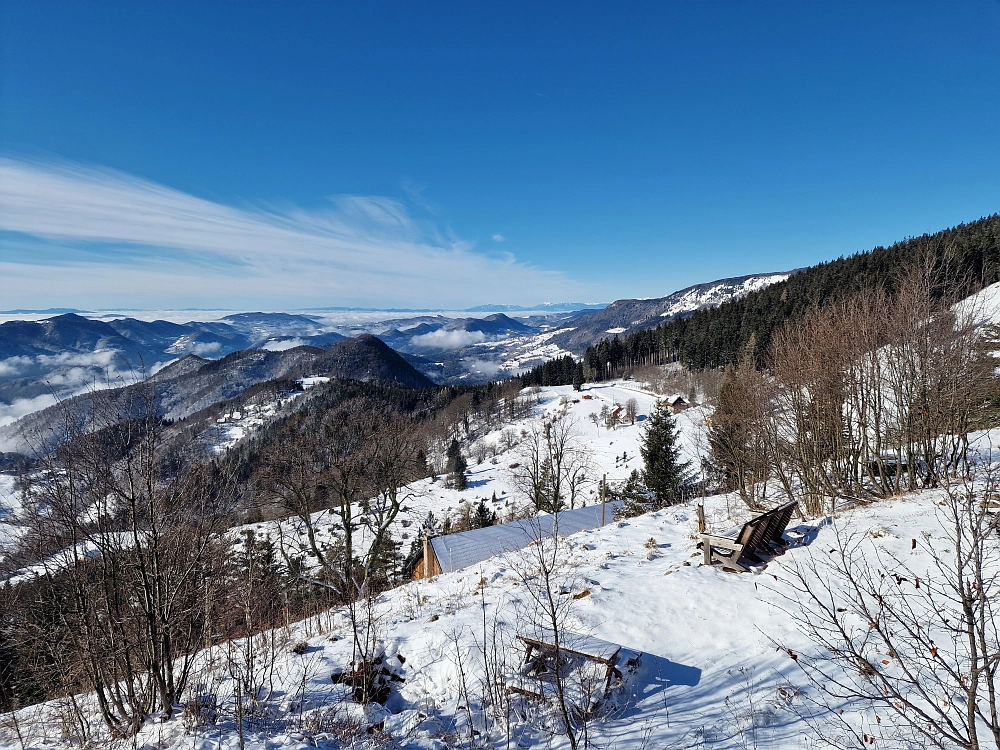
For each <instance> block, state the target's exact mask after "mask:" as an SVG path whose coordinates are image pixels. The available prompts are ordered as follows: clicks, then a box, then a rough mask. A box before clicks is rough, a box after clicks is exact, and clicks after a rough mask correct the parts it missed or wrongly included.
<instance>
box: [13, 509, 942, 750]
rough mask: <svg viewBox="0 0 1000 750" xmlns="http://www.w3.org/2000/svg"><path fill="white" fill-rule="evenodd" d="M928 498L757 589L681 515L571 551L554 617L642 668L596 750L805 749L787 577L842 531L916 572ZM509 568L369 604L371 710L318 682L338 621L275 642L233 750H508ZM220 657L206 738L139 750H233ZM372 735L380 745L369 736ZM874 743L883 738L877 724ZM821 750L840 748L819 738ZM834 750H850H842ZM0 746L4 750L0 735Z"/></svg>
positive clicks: (844, 524)
mask: <svg viewBox="0 0 1000 750" xmlns="http://www.w3.org/2000/svg"><path fill="white" fill-rule="evenodd" d="M939 498H940V495H939V493H937V492H925V493H921V494H917V495H912V496H909V497H904V498H899V499H897V500H893V501H890V502H884V503H880V504H876V505H872V506H868V507H864V508H860V509H857V510H854V511H849V512H846V513H843V514H842V515H841V516H840V517H839V518H836V519H831V518H824V519H813V520H811V521H809V522H807V523H802V524H799V525H798V526H795V527H794V528H793V529H792V530H791V531H790V533H789V537H790V538H791V539H793V540H797V541H795V542H794V544H793V547H792V548H791V549H790V550H789V551H788V552H787V553H786V554H785V555H784V556H782V557H779V558H776V559H775V560H773V561H772V562H771V563H769V564H768V565H767V566H766V568H764V569H763V570H760V571H758V572H757V573H755V574H744V575H736V574H731V573H725V572H722V571H720V570H718V569H717V568H707V567H704V566H702V565H701V564H700V554H699V553H698V551H697V550H696V549H695V533H694V532H695V530H696V525H695V513H694V508H693V506H691V505H683V506H678V507H675V508H671V509H668V510H663V511H659V512H655V513H651V514H648V515H646V516H642V517H639V518H635V519H631V520H629V521H628V522H623V523H620V524H614V525H611V526H608V527H605V528H603V529H598V530H594V531H587V532H583V533H581V534H577V535H574V536H572V537H570V538H569V539H567V540H566V555H567V557H566V565H567V571H568V574H567V576H566V578H565V583H564V585H565V587H566V589H565V590H566V596H567V597H568V599H567V601H572V602H573V603H572V606H571V607H569V615H568V620H567V622H566V627H567V629H569V630H572V631H574V632H580V633H584V634H588V635H592V636H596V637H598V638H601V639H604V640H606V641H611V642H613V643H616V644H620V645H622V646H623V647H625V648H627V649H631V650H633V651H637V652H640V653H641V658H640V665H639V668H638V670H637V672H636V673H635V674H634V675H633V676H632V677H631V678H630V679H629V681H628V682H627V683H626V685H625V686H624V688H623V689H622V690H621V691H619V692H618V693H617V694H616V695H615V696H614V697H613V700H612V702H611V703H610V704H609V705H608V707H607V708H606V709H605V711H604V712H603V713H601V714H599V715H598V716H597V717H596V718H595V719H594V720H593V722H592V724H591V727H590V732H591V742H592V743H593V746H595V747H614V748H618V749H619V750H640V749H643V748H645V749H647V750H648V749H649V748H709V747H711V748H716V749H717V750H730V749H731V750H736V749H737V748H746V747H759V748H773V749H775V750H784V749H786V748H787V749H788V750H799V749H801V748H808V747H812V746H813V744H810V743H811V742H812V739H811V738H814V737H815V732H816V729H815V727H814V726H810V725H809V724H807V723H806V722H805V721H804V719H803V717H804V716H810V715H813V716H815V713H814V711H815V706H813V705H812V704H811V701H812V700H814V699H815V698H816V697H817V696H816V693H815V691H814V689H813V688H812V687H811V686H810V685H809V684H808V683H807V681H806V680H805V679H804V677H803V675H802V673H801V671H800V669H799V667H798V662H797V661H796V660H795V659H792V658H790V654H791V655H795V656H797V657H800V656H802V657H804V656H806V655H809V654H811V653H812V652H814V651H815V650H816V646H815V645H814V644H812V643H811V642H810V641H809V639H808V638H806V637H805V635H804V634H803V633H802V632H801V630H799V629H798V627H797V626H796V625H795V624H794V622H793V621H792V620H791V619H790V618H789V616H788V615H787V614H786V610H788V609H789V608H790V607H791V606H792V600H793V598H794V595H793V592H792V589H791V586H790V579H791V577H792V575H791V574H792V573H793V572H794V569H795V567H796V566H797V565H799V564H802V563H806V562H808V561H810V560H817V561H822V560H823V559H824V558H825V557H826V556H827V555H828V554H829V551H831V550H833V549H834V548H835V547H836V546H837V542H836V532H837V531H838V530H839V531H840V532H846V533H855V534H858V535H861V536H862V537H863V539H864V543H865V544H866V545H868V546H870V547H871V549H872V551H873V553H876V552H877V553H879V554H881V555H883V556H886V557H887V556H888V555H895V556H897V557H899V558H900V559H903V560H906V561H907V563H909V564H911V565H913V566H915V567H917V568H919V567H921V566H923V567H926V565H927V564H928V562H929V555H928V553H927V550H928V549H929V548H935V547H936V548H943V547H944V546H945V545H946V544H947V541H946V539H945V538H944V536H943V534H942V529H941V528H940V526H939V525H938V522H937V517H936V514H935V503H936V501H938V500H939ZM706 507H707V513H708V518H709V522H710V525H711V526H713V527H714V528H719V527H721V526H723V525H728V524H729V523H731V521H732V517H734V516H735V517H736V518H741V517H744V516H743V515H742V514H741V512H740V508H739V505H738V501H736V500H734V498H732V497H730V496H714V497H710V498H708V499H707V500H706ZM912 539H918V540H920V543H919V545H918V546H917V548H916V549H911V546H912V545H911V540H912ZM523 565H524V560H523V558H522V559H517V558H515V557H498V558H494V559H492V560H490V561H488V562H486V563H483V564H480V565H478V566H476V567H475V568H470V569H466V570H463V571H459V572H456V573H452V574H446V575H442V576H439V577H437V578H434V579H431V580H427V581H421V582H414V583H411V584H407V585H405V586H402V587H400V588H398V589H395V590H393V591H390V592H388V593H386V594H385V595H383V596H382V597H380V599H379V601H378V605H377V610H378V614H379V629H380V640H381V644H382V649H383V652H384V661H385V663H386V664H389V665H391V666H392V668H393V670H394V671H395V672H396V673H397V674H399V676H401V677H402V679H403V681H402V682H399V683H398V684H397V687H396V689H395V690H394V693H393V695H392V696H391V697H390V699H389V700H388V701H387V703H386V705H385V706H384V707H382V706H379V705H377V704H372V705H369V706H367V707H362V706H355V705H352V704H350V702H349V701H348V700H347V699H346V696H345V689H344V688H343V686H341V685H338V684H335V683H334V682H332V681H331V675H332V674H334V673H336V672H339V671H342V670H344V669H345V668H346V667H347V666H348V665H349V663H350V660H351V637H350V628H349V620H348V617H347V613H346V612H345V611H341V610H334V611H332V612H330V613H328V614H324V615H322V616H320V617H318V618H314V619H312V620H310V621H306V622H303V623H299V624H297V625H292V626H290V627H289V628H287V629H281V630H279V631H276V632H275V637H276V640H277V654H276V656H275V662H274V664H273V671H269V672H268V673H269V675H270V682H269V688H268V689H267V690H266V691H264V692H263V693H262V694H261V698H260V701H259V704H258V705H257V709H258V710H259V711H261V712H262V713H263V714H264V715H266V716H267V720H266V721H260V722H249V721H248V722H247V727H246V737H245V746H246V747H247V748H250V750H265V749H267V750H270V749H271V748H278V747H281V748H290V749H294V750H298V749H300V748H307V747H325V748H330V749H331V750H333V749H334V748H342V747H358V748H362V747H372V748H374V747H379V748H390V747H399V748H413V749H417V748H419V749H421V750H427V749H430V748H435V749H438V750H445V748H454V747H467V746H468V741H469V737H470V721H471V722H472V724H473V727H472V728H474V729H476V731H477V736H478V738H479V739H478V740H477V741H478V742H480V743H482V744H479V745H477V746H479V747H506V746H508V745H507V744H506V736H507V734H506V729H507V728H506V726H505V725H504V724H503V723H502V722H500V721H498V720H497V719H496V718H491V717H490V715H489V714H488V713H484V712H483V711H482V710H481V708H482V707H481V703H480V700H481V696H482V684H483V683H482V680H483V679H484V677H485V673H484V671H483V670H484V665H485V664H486V663H487V662H488V661H490V660H491V659H492V658H493V657H494V656H495V654H493V653H492V652H491V650H490V649H489V648H487V649H486V656H487V657H488V658H486V659H485V660H484V648H483V643H484V636H488V638H489V639H492V638H493V637H496V638H497V639H498V642H500V643H501V644H504V645H503V646H502V648H508V647H509V653H506V654H505V657H506V663H505V664H503V667H504V672H505V673H506V674H509V673H511V672H513V671H514V670H515V669H516V664H517V662H518V661H519V659H520V658H521V653H522V652H521V650H520V649H517V648H516V646H515V636H516V635H517V634H519V633H523V632H525V631H526V629H527V628H528V627H529V626H528V625H527V617H526V614H525V604H526V600H525V585H524V579H523V575H524V570H523ZM570 597H572V598H570ZM484 622H485V623H486V630H487V632H486V633H484ZM296 644H302V645H300V646H299V647H298V649H297V650H298V651H302V652H303V653H294V651H293V646H295V645H296ZM237 647H238V644H237ZM226 658H227V652H226V650H225V649H224V648H223V647H217V648H215V649H212V650H211V652H209V653H206V654H204V655H203V657H202V659H201V660H200V663H199V665H198V666H197V668H196V670H195V673H194V675H193V679H192V682H193V683H200V684H202V685H204V686H206V687H205V688H204V689H205V690H206V691H210V692H211V694H212V695H214V696H216V699H217V701H218V707H219V717H218V720H217V723H215V724H214V725H210V726H203V727H198V728H190V729H188V730H185V728H184V723H183V721H182V719H181V718H179V717H178V718H175V719H173V720H171V721H169V722H167V723H155V722H152V721H151V722H150V723H149V725H148V726H147V727H146V728H145V729H144V730H143V732H142V734H141V735H140V737H139V738H138V742H137V746H138V747H148V748H153V747H155V748H163V749H167V748H169V749H171V750H181V749H182V748H196V749H203V750H208V749H209V748H212V749H213V750H214V749H215V748H236V747H238V746H239V738H238V736H237V732H236V729H235V725H234V723H233V718H232V710H233V704H232V700H233V692H234V691H233V680H232V678H231V677H230V676H229V674H228V672H227V667H226V663H227V662H226ZM492 666H496V664H495V663H494V664H492ZM519 708H520V711H519V712H517V713H514V714H513V715H512V716H511V724H510V735H511V745H509V746H511V747H520V748H565V747H568V743H567V742H566V740H565V738H564V737H561V736H560V735H558V734H553V733H552V732H551V730H550V729H549V730H547V729H546V727H547V726H548V727H550V728H551V723H547V721H546V720H545V717H544V716H542V715H539V712H538V710H537V709H533V708H532V707H531V705H530V703H528V704H525V705H523V706H519ZM324 712H325V714H326V715H327V716H329V715H335V716H339V717H341V719H342V720H346V718H347V717H353V718H354V720H356V722H357V723H358V726H359V727H360V729H359V730H358V732H359V733H358V734H357V736H356V737H355V739H354V743H355V744H350V743H349V742H345V741H342V740H343V739H344V736H343V729H344V724H345V723H346V722H345V721H342V722H341V724H336V723H335V722H332V721H331V722H329V723H328V724H327V725H324V724H323V721H322V718H321V717H322V716H323V715H324ZM872 718H873V717H872ZM19 720H20V731H21V732H22V733H23V734H24V736H25V739H26V742H27V743H28V746H31V747H38V748H43V747H61V746H64V743H63V742H62V741H61V739H60V737H61V732H62V726H61V724H60V721H59V712H58V710H57V706H56V704H55V703H53V704H50V705H47V706H38V707H34V708H31V709H26V710H24V711H22V712H20V714H19ZM880 721H882V720H880ZM0 724H2V722H0ZM372 725H379V726H380V727H381V729H382V730H383V731H382V732H378V733H376V734H375V735H370V734H367V733H365V731H364V729H365V727H367V726H372ZM872 726H873V727H876V729H877V730H878V731H882V730H883V729H885V730H886V731H888V729H887V728H886V727H885V724H884V723H883V724H876V723H875V722H874V721H873V722H872ZM317 727H318V728H317ZM3 731H4V730H2V729H0V732H3ZM830 731H831V732H832V731H833V729H832V728H831V730H830ZM2 736H3V735H2V734H0V737H2ZM338 737H339V738H340V739H337V738H338ZM487 737H490V738H491V741H490V742H489V743H488V744H487V743H486V738H487ZM826 739H828V740H833V741H834V743H835V744H836V742H837V739H836V735H835V734H832V733H831V734H828V735H826ZM378 743H381V744H378ZM841 746H843V747H847V746H848V745H847V741H846V739H845V740H844V744H843V745H841ZM0 747H4V748H8V747H9V748H14V747H18V744H17V743H16V741H15V740H14V738H13V736H12V735H11V734H10V733H8V734H7V735H6V739H5V740H0Z"/></svg>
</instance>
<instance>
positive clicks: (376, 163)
mask: <svg viewBox="0 0 1000 750" xmlns="http://www.w3.org/2000/svg"><path fill="white" fill-rule="evenodd" d="M0 14H2V16H0V274H2V275H0V282H2V283H0V309H4V308H9V307H49V306H77V307H114V306H119V305H120V306H138V307H171V306H176V307H187V306H205V305H210V306H213V307H222V306H233V307H245V308H267V309H281V308H291V307H305V306H310V305H362V306H378V305H395V306H417V307H430V306H446V307H448V306H454V307H464V306H469V305H474V304H481V303H488V302H507V303H520V304H530V303H533V302H538V301H543V300H546V301H562V300H570V299H573V300H585V301H597V300H601V301H610V300H612V299H616V298H621V297H633V296H662V295H664V294H667V293H669V292H671V291H673V290H675V289H678V288H681V287H683V286H686V285H689V284H692V283H697V282H701V281H708V280H712V279H716V278H720V277H726V276H734V275H740V274H745V273H752V272H763V271H777V270H785V269H789V268H794V267H798V266H803V265H809V264H812V263H815V262H818V261H821V260H826V259H830V258H833V257H837V256H839V255H841V254H847V253H852V252H856V251H859V250H864V249H868V248H870V247H872V246H874V245H877V244H886V243H889V242H892V241H894V240H897V239H902V238H904V237H906V236H912V235H916V234H921V233H923V232H927V231H935V230H937V229H941V228H944V227H947V226H951V225H954V224H956V223H959V222H962V221H968V220H972V219H976V218H979V217H980V216H983V215H986V214H990V213H993V212H996V211H998V210H1000V177H998V175H1000V2H998V1H997V0H981V1H978V2H974V1H968V2H966V1H964V0H956V1H955V2H935V3H930V2H927V3H924V2H905V3H904V2H900V3H894V2H877V3H872V2H859V3H851V2H835V3H834V2H829V3H804V2H801V1H799V2H788V3H778V2H759V3H758V2H753V3H748V2H685V3H670V2H658V3H648V4H643V3H630V4H614V5H612V4H608V3H581V2H578V3H551V4H545V3H538V2H532V3H513V2H511V3H502V4H500V3H496V4H493V3H403V2H399V3H374V2H366V3H350V4H346V3H345V4H338V3H332V2H315V3H306V2H298V3H264V2H255V3H237V2H232V3H216V2H207V1H205V0H203V1H202V2H198V3H182V2H172V3H158V4H154V3H132V2H130V3H120V4H118V3H112V2H101V3H76V2H74V3H65V4H64V3H51V2H38V1H37V0H33V1H31V2H20V1H19V0H5V2H4V3H2V4H0ZM4 278H5V279H6V280H7V281H6V282H3V279H4Z"/></svg>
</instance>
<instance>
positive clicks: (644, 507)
mask: <svg viewBox="0 0 1000 750" xmlns="http://www.w3.org/2000/svg"><path fill="white" fill-rule="evenodd" d="M614 495H615V499H616V500H620V501H621V505H616V506H615V511H614V517H615V520H616V521H620V520H622V519H623V518H634V517H635V516H641V515H642V514H643V513H647V512H649V511H650V510H652V509H653V508H654V507H655V503H654V498H653V496H652V493H651V492H650V491H649V489H647V487H646V485H645V484H643V481H642V475H641V474H639V470H638V469H632V473H631V474H630V475H629V478H628V481H626V482H625V485H624V486H623V487H622V488H621V489H620V490H619V491H618V492H616V493H614Z"/></svg>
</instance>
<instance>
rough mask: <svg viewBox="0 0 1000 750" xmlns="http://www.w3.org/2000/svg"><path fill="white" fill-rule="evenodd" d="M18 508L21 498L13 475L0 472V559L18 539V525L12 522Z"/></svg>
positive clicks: (19, 507)
mask: <svg viewBox="0 0 1000 750" xmlns="http://www.w3.org/2000/svg"><path fill="white" fill-rule="evenodd" d="M20 509H21V498H20V495H19V494H18V492H17V490H16V489H15V487H14V476H13V475H12V474H0V560H2V559H3V556H4V551H5V550H6V549H8V548H9V547H10V546H11V545H13V544H14V543H15V542H16V541H17V539H18V527H17V526H15V525H14V524H13V523H12V522H13V520H14V517H15V516H16V514H17V512H18V511H19V510H20Z"/></svg>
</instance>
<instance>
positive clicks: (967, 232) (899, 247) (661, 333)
mask: <svg viewBox="0 0 1000 750" xmlns="http://www.w3.org/2000/svg"><path fill="white" fill-rule="evenodd" d="M921 267H923V268H927V269H928V270H929V271H930V276H931V278H932V279H933V281H934V293H935V295H936V296H937V297H938V298H939V299H942V298H959V297H963V296H966V295H968V294H971V293H973V292H976V291H978V290H979V289H982V288H983V287H985V286H988V285H990V284H993V283H995V282H997V281H1000V214H993V215H992V216H988V217H986V218H983V219H979V220H978V221H973V222H970V223H968V224H960V225H958V226H957V227H954V228H952V229H946V230H944V231H941V232H937V233H935V234H925V235H923V236H921V237H915V238H911V239H907V240H903V241H901V242H897V243H895V244H893V245H890V246H889V247H876V248H874V249H873V250H870V251H868V252H862V253H857V254H855V255H850V256H847V257H841V258H838V259H836V260H832V261H829V262H827V263H820V264H819V265H816V266H812V267H810V268H806V269H804V270H802V271H799V272H798V273H795V274H793V275H792V276H791V277H789V278H788V279H787V280H786V281H783V282H780V283H777V284H773V285H771V286H769V287H767V288H765V289H761V290H760V291H757V292H752V293H751V294H748V295H747V296H746V297H743V298H741V299H738V300H733V301H730V302H726V303H724V304H722V305H719V306H718V307H715V308H708V309H704V310H699V311H698V312H696V313H694V314H693V315H691V316H690V317H687V318H683V319H680V320H674V321H671V322H669V323H665V324H663V325H660V326H657V327H656V328H651V329H648V330H645V331H638V332H636V333H633V334H630V335H628V336H625V337H624V338H618V337H617V336H615V337H614V338H609V339H604V340H603V341H601V342H599V343H597V344H596V345H594V346H591V347H590V348H589V349H587V352H586V354H585V355H584V359H583V364H584V367H585V369H586V372H587V375H588V377H592V378H595V379H602V378H606V377H609V376H612V375H614V374H615V373H617V372H619V371H620V370H621V369H622V368H631V367H637V366H642V365H657V364H664V363H668V362H680V363H681V364H683V365H685V366H686V367H688V368H691V369H706V368H715V367H724V366H725V365H729V364H733V363H735V362H736V361H737V360H738V359H739V358H740V355H741V353H743V352H744V351H748V353H752V355H753V359H754V361H755V362H757V364H758V366H764V365H766V358H767V352H768V351H769V348H770V345H771V341H772V339H773V337H774V334H775V332H776V331H778V330H779V329H780V328H781V327H783V326H784V325H785V324H786V323H788V322H790V321H794V320H799V319H801V318H802V317H803V316H804V315H805V314H806V313H807V312H808V311H809V310H811V309H813V308H815V307H822V306H824V305H826V304H827V303H829V302H832V301H835V300H839V299H846V298H847V297H850V296H852V295H855V294H856V293H858V292H860V291H862V290H867V289H876V288H882V289H884V290H885V291H886V292H889V293H892V292H893V291H894V287H895V285H896V284H897V283H898V282H899V280H900V279H902V278H903V277H904V276H905V275H906V274H907V273H909V272H911V271H913V270H915V269H917V268H921ZM556 362H558V360H556ZM549 365H551V366H552V371H551V372H550V371H549V370H545V369H543V368H536V371H538V374H537V375H535V372H536V371H533V373H532V377H533V378H544V377H545V375H546V374H548V375H549V376H552V375H554V374H555V369H556V365H555V364H554V363H553V362H550V363H547V364H546V366H543V367H547V366H549ZM559 369H565V368H561V367H560V368H559ZM567 373H568V370H567ZM526 382H536V381H535V380H530V381H527V380H526ZM561 382H562V383H564V384H569V383H572V382H573V381H572V379H570V378H569V377H568V376H567V377H564V378H563V380H562V381H561ZM540 384H544V385H548V384H549V383H548V382H544V383H540Z"/></svg>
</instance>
